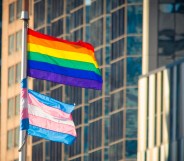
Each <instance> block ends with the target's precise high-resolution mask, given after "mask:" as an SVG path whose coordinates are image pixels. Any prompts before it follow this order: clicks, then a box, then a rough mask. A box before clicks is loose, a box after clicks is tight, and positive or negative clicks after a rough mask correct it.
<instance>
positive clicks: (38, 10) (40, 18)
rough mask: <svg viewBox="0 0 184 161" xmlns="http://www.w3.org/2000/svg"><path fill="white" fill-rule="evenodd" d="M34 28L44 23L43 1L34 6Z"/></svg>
mask: <svg viewBox="0 0 184 161" xmlns="http://www.w3.org/2000/svg"><path fill="white" fill-rule="evenodd" d="M34 17H36V18H35V19H34V28H37V27H40V26H42V25H43V24H44V23H45V17H46V16H45V0H42V1H38V2H37V3H35V5H34Z"/></svg>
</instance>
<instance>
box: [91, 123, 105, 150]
mask: <svg viewBox="0 0 184 161" xmlns="http://www.w3.org/2000/svg"><path fill="white" fill-rule="evenodd" d="M97 129H98V130H97ZM88 134H89V135H88V140H89V149H90V150H91V149H95V148H97V147H100V146H101V145H102V120H98V121H95V122H92V123H90V125H89V133H88Z"/></svg>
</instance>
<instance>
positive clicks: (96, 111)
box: [89, 99, 102, 120]
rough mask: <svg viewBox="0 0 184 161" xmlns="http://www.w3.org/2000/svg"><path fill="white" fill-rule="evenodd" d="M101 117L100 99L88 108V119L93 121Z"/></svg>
mask: <svg viewBox="0 0 184 161" xmlns="http://www.w3.org/2000/svg"><path fill="white" fill-rule="evenodd" d="M100 116H102V99H100V100H97V101H95V102H93V103H90V106H89V119H90V120H91V119H95V118H97V117H100Z"/></svg>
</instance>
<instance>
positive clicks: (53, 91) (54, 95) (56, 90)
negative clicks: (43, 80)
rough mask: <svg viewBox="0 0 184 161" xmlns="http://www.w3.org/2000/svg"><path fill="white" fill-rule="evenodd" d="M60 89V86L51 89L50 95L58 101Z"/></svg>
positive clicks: (60, 95) (59, 99) (60, 94)
mask: <svg viewBox="0 0 184 161" xmlns="http://www.w3.org/2000/svg"><path fill="white" fill-rule="evenodd" d="M62 91H63V89H62V86H61V87H59V88H56V89H54V90H51V92H50V96H51V97H52V98H54V99H56V100H58V101H62Z"/></svg>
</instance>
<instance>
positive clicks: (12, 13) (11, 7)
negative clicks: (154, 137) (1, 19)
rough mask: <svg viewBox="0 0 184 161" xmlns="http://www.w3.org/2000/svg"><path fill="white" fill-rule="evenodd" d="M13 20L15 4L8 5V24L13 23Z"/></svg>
mask: <svg viewBox="0 0 184 161" xmlns="http://www.w3.org/2000/svg"><path fill="white" fill-rule="evenodd" d="M14 19H15V3H11V4H10V5H9V23H11V22H13V21H14Z"/></svg>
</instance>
